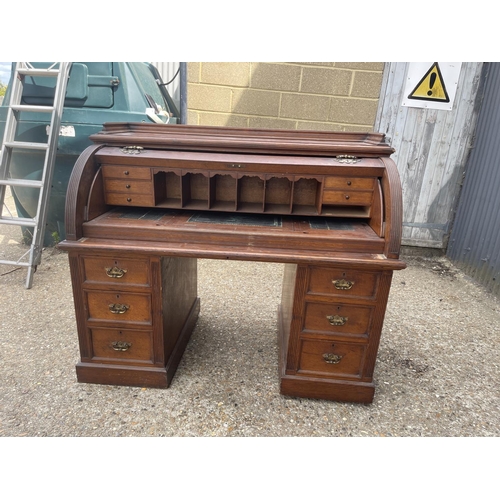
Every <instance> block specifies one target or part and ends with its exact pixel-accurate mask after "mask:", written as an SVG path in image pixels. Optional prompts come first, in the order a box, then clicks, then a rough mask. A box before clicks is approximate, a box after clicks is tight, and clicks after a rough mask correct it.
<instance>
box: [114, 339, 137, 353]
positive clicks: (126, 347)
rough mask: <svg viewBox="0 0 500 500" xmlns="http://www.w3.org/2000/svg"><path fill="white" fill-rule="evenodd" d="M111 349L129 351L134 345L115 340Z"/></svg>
mask: <svg viewBox="0 0 500 500" xmlns="http://www.w3.org/2000/svg"><path fill="white" fill-rule="evenodd" d="M111 347H112V348H113V349H114V350H115V351H128V350H129V349H130V348H131V347H132V344H131V343H130V342H124V341H123V340H115V341H114V342H111Z"/></svg>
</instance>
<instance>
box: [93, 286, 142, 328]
mask: <svg viewBox="0 0 500 500" xmlns="http://www.w3.org/2000/svg"><path fill="white" fill-rule="evenodd" d="M86 295H87V306H88V308H87V314H88V319H89V321H110V322H114V323H122V322H123V323H129V322H130V323H136V324H144V325H151V324H152V314H151V296H150V295H149V294H138V293H137V294H136V293H127V292H123V293H121V292H98V291H91V292H87V293H86Z"/></svg>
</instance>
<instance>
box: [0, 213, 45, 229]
mask: <svg viewBox="0 0 500 500" xmlns="http://www.w3.org/2000/svg"><path fill="white" fill-rule="evenodd" d="M0 224H7V225H9V226H30V227H35V226H36V224H37V223H36V220H35V219H28V218H26V217H7V216H5V215H2V216H1V217H0Z"/></svg>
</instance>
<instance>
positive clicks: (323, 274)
mask: <svg viewBox="0 0 500 500" xmlns="http://www.w3.org/2000/svg"><path fill="white" fill-rule="evenodd" d="M379 275H380V274H379V273H370V272H366V271H356V270H351V269H340V268H329V267H312V268H311V270H310V275H309V285H308V289H307V293H308V294H310V295H314V294H318V295H332V296H339V297H363V298H375V295H376V293H377V285H378V281H379Z"/></svg>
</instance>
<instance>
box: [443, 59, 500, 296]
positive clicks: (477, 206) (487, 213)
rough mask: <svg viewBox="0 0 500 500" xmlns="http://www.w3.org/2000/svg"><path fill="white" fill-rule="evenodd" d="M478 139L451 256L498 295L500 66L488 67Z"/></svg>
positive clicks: (450, 244)
mask: <svg viewBox="0 0 500 500" xmlns="http://www.w3.org/2000/svg"><path fill="white" fill-rule="evenodd" d="M483 79H484V96H483V100H482V105H481V110H480V112H479V118H478V123H477V131H476V139H475V143H474V148H473V149H472V151H471V155H470V158H469V161H468V163H467V169H466V176H465V179H464V184H463V188H462V193H461V196H460V202H459V205H458V209H457V214H456V218H455V223H454V226H453V230H452V232H451V237H450V243H449V247H448V252H447V255H448V257H449V258H450V259H451V260H452V261H453V262H454V263H455V264H456V265H457V266H458V267H460V268H462V269H463V270H464V271H465V272H466V273H467V274H468V275H470V276H471V277H473V278H474V279H475V280H477V281H478V282H479V283H481V284H483V285H485V286H488V287H489V288H490V289H491V290H492V291H494V292H495V293H499V292H500V63H486V64H485V68H484V78H483Z"/></svg>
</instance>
